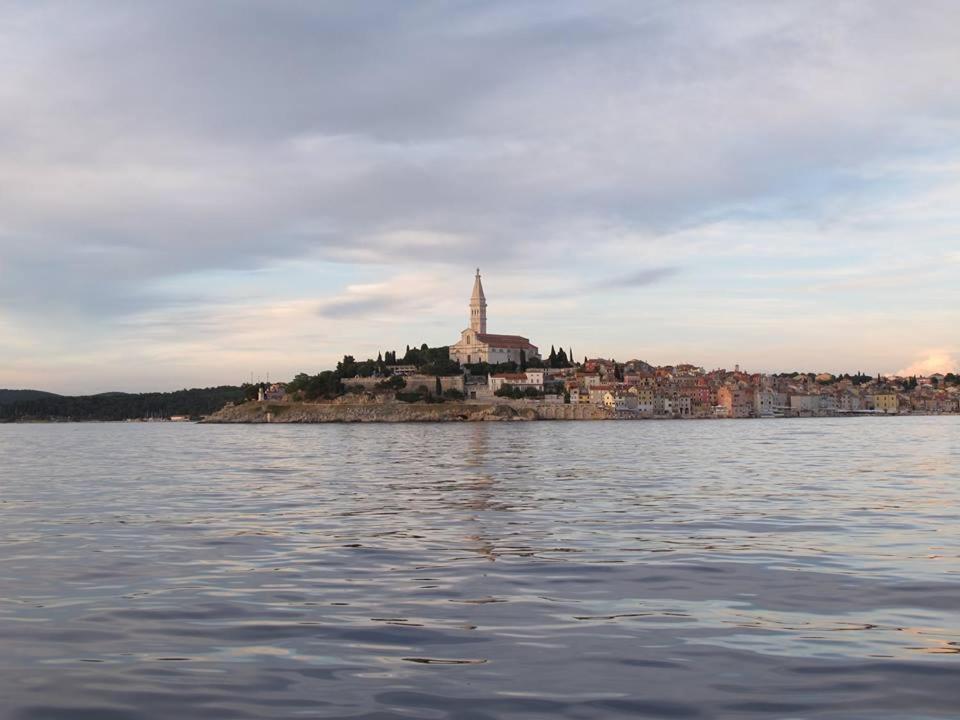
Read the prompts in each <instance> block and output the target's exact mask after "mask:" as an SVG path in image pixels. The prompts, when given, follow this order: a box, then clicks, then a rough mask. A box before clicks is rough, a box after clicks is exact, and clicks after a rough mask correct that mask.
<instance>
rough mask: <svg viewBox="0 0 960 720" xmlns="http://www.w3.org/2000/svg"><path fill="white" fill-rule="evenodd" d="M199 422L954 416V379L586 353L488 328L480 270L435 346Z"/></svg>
mask: <svg viewBox="0 0 960 720" xmlns="http://www.w3.org/2000/svg"><path fill="white" fill-rule="evenodd" d="M245 392H246V393H247V397H248V401H247V402H245V403H239V404H238V403H230V404H228V405H227V406H226V407H224V408H223V409H222V410H220V411H219V412H216V413H213V414H212V415H210V416H209V417H208V418H206V422H215V423H238V422H239V423H258V422H297V423H310V422H442V421H468V422H469V421H503V420H600V419H642V418H680V419H687V418H701V419H707V418H773V417H803V416H807V417H809V416H831V415H874V414H879V415H895V414H941V413H957V412H960V378H958V376H957V375H956V374H954V373H947V374H936V375H931V376H929V377H907V378H903V377H882V376H879V375H878V376H876V377H873V376H868V375H865V374H863V373H860V372H856V373H854V374H850V373H842V374H838V375H834V374H832V373H826V372H820V373H799V372H792V373H780V374H763V373H750V372H745V371H742V370H741V369H740V367H739V366H737V367H735V368H734V369H733V370H732V371H728V370H725V369H717V370H711V371H707V370H705V369H704V368H702V367H699V366H696V365H692V364H688V363H684V364H679V365H668V366H653V365H650V364H649V363H646V362H644V361H642V360H637V359H634V360H628V361H625V362H617V361H616V360H612V359H605V358H593V359H590V358H587V357H585V358H584V359H583V361H582V362H576V361H575V360H574V355H573V351H572V350H564V349H563V348H562V347H561V348H560V349H559V350H557V349H556V346H552V347H551V348H550V353H549V355H548V356H547V357H542V356H541V353H540V350H539V348H538V347H537V346H536V345H534V344H533V343H531V342H530V340H529V339H528V338H527V337H525V336H523V335H508V334H496V333H490V332H488V329H487V299H486V296H485V294H484V290H483V283H482V280H481V277H480V270H479V268H478V269H477V272H476V275H475V276H474V279H473V290H472V292H471V294H470V301H469V326H468V327H467V328H466V329H465V330H463V331H462V332H461V333H460V339H459V340H458V341H457V342H456V343H453V344H451V345H449V346H445V347H434V348H431V347H428V346H427V345H426V344H424V345H421V346H420V347H419V348H417V347H410V346H407V348H406V352H405V353H404V355H403V356H402V357H399V356H398V353H397V352H396V351H387V352H385V353H384V352H381V353H379V354H378V356H377V358H376V359H372V358H370V359H367V360H365V361H357V360H356V359H355V358H354V357H353V356H352V355H345V356H344V357H343V359H342V360H341V361H340V362H339V363H338V364H337V367H336V369H335V370H328V371H324V372H321V373H319V374H317V375H307V374H300V375H297V376H296V377H295V378H294V379H293V381H291V382H289V383H274V384H269V385H268V384H262V383H261V384H257V385H249V386H246V388H245Z"/></svg>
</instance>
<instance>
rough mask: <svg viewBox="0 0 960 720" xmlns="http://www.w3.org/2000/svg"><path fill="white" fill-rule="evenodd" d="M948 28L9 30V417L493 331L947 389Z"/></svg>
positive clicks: (662, 12)
mask: <svg viewBox="0 0 960 720" xmlns="http://www.w3.org/2000/svg"><path fill="white" fill-rule="evenodd" d="M958 25H960V5H958V4H957V3H955V2H950V1H949V0H930V1H929V2H924V3H922V4H907V3H899V4H890V5H889V6H884V11H883V12H877V11H876V10H875V8H874V7H872V4H870V3H858V2H852V3H833V2H817V1H814V2H806V1H804V2H791V1H789V0H788V1H786V2H782V3H776V4H775V5H772V4H770V3H757V2H746V1H744V2H737V1H732V2H729V3H723V4H717V3H709V2H692V3H684V4H683V5H677V4H669V3H667V4H664V3H656V2H651V3H647V2H636V3H624V2H622V1H620V0H600V1H598V2H595V3H590V4H589V5H586V6H585V5H584V4H582V3H577V2H568V1H567V0H560V1H558V2H555V3H550V4H549V5H544V4H542V3H527V2H522V1H521V2H514V1H512V0H511V1H510V2H507V1H506V0H495V1H494V2H489V3H454V4H420V3H391V2H379V1H376V0H375V1H374V2H371V3H367V4H362V5H353V4H323V5H316V4H311V3H302V2H295V1H292V0H291V1H288V0H278V1H277V2H272V3H269V4H268V5H264V4H259V3H255V2H248V1H247V0H242V1H241V2H224V1H222V0H211V1H210V2H205V3H202V4H200V5H199V6H198V4H196V3H184V2H180V1H179V0H174V1H173V2H168V3H150V2H144V1H142V0H133V1H132V2H129V3H123V4H117V3H111V2H106V1H105V0H78V2H75V3H62V2H53V1H48V0H40V1H38V2H35V3H12V4H8V5H7V6H5V7H4V8H3V9H2V10H0V48H2V49H0V59H3V60H4V62H3V63H0V83H2V87H4V88H5V91H4V93H2V94H0V118H2V121H0V186H2V187H3V188H4V192H3V193H0V218H2V219H0V353H2V360H0V387H8V388H41V389H49V390H52V391H55V392H63V393H71V394H78V393H93V392H105V391H113V390H120V391H140V390H172V389H176V388H183V387H204V386H210V385H215V384H219V383H222V382H240V381H242V380H244V379H248V378H249V376H250V373H251V372H253V373H254V375H255V376H258V377H265V376H266V375H267V374H268V373H269V374H270V376H271V377H273V378H284V377H291V376H292V375H293V374H294V373H296V372H299V371H301V370H311V369H313V370H316V369H320V368H323V367H329V366H330V365H331V364H333V363H335V362H336V360H337V359H338V358H339V357H341V356H342V355H343V354H344V353H345V352H352V353H355V354H358V355H368V354H369V355H372V356H375V355H376V353H377V352H378V351H379V350H386V349H396V348H403V347H404V345H405V344H407V343H414V342H427V343H428V344H430V345H431V346H436V345H448V344H450V343H452V342H454V340H455V338H456V333H457V332H459V331H460V330H462V329H463V327H462V325H461V322H462V321H461V307H462V303H463V300H464V297H463V278H464V277H465V276H466V277H469V276H470V275H471V274H472V271H473V269H474V268H475V267H476V266H478V265H479V266H480V267H482V268H483V269H484V272H485V277H486V279H487V282H488V285H487V288H486V289H487V292H488V295H489V296H490V298H491V301H490V302H491V306H490V310H491V313H493V314H495V316H496V318H497V328H498V331H500V332H504V333H521V334H523V335H524V336H528V337H529V339H530V341H531V342H532V343H533V344H535V345H539V346H540V347H541V348H543V347H549V346H550V344H552V343H555V344H557V345H563V346H564V347H567V346H573V349H574V351H575V352H576V353H577V355H578V357H580V358H581V359H582V356H583V355H590V356H603V357H613V358H617V359H624V360H625V359H630V358H634V357H636V358H639V359H643V360H645V361H647V362H650V363H653V364H658V365H659V364H671V363H679V362H691V363H696V364H699V365H704V366H706V367H733V366H734V365H736V364H739V365H740V366H741V367H745V368H751V369H756V370H757V371H762V372H783V371H793V370H810V371H829V372H833V373H837V372H856V371H858V370H859V371H862V372H864V373H868V374H871V375H873V374H876V373H883V374H894V373H901V372H903V373H906V374H918V373H920V374H922V373H924V372H927V373H929V372H937V371H942V372H946V371H956V369H957V365H958V361H960V329H958V328H960V323H958V322H957V311H956V308H957V305H958V303H957V299H958V298H957V290H956V277H957V273H958V270H960V250H958V243H957V228H958V227H960V183H958V182H957V179H956V178H957V176H958V175H957V170H958V168H960V145H958V142H957V138H958V137H960V104H958V103H957V99H956V98H957V93H956V92H955V91H954V86H955V84H956V80H955V77H954V75H955V70H954V69H955V68H956V67H958V66H960V45H958V43H957V42H956V38H955V32H954V31H953V28H955V27H957V26H958Z"/></svg>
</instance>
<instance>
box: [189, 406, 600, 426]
mask: <svg viewBox="0 0 960 720" xmlns="http://www.w3.org/2000/svg"><path fill="white" fill-rule="evenodd" d="M610 417H611V414H610V413H609V412H608V411H606V410H603V409H602V408H596V407H590V406H580V405H546V404H533V403H522V402H520V403H495V404H494V403H489V404H487V403H476V402H445V403H437V404H427V403H402V402H378V403H366V402H358V403H345V402H334V403H286V402H285V403H271V402H248V403H245V404H243V405H234V406H228V407H225V408H223V409H222V410H220V411H219V412H216V413H214V414H213V415H211V416H209V417H207V418H206V419H205V420H203V422H206V423H337V422H384V423H396V422H491V421H492V422H498V421H511V420H513V421H523V420H605V419H608V418H610Z"/></svg>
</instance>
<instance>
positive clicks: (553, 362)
mask: <svg viewBox="0 0 960 720" xmlns="http://www.w3.org/2000/svg"><path fill="white" fill-rule="evenodd" d="M547 365H548V367H552V368H555V367H556V366H557V351H556V349H555V348H554V347H553V345H551V346H550V356H549V357H548V358H547Z"/></svg>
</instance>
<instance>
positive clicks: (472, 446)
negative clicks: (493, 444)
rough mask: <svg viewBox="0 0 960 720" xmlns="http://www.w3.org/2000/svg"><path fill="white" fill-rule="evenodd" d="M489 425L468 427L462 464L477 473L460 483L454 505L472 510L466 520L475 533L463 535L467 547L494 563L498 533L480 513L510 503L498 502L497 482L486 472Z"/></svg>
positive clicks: (480, 424)
mask: <svg viewBox="0 0 960 720" xmlns="http://www.w3.org/2000/svg"><path fill="white" fill-rule="evenodd" d="M489 448H490V427H489V426H488V425H484V424H483V423H476V424H474V425H473V426H472V427H471V434H470V439H469V442H468V443H467V451H466V453H465V463H464V464H465V465H466V466H467V468H469V469H471V470H472V471H473V472H476V473H477V474H476V475H473V476H472V477H469V478H468V479H466V480H465V481H464V482H463V484H462V485H461V486H460V487H461V489H462V493H461V492H458V493H457V495H458V499H457V501H456V502H455V505H456V506H457V507H459V508H462V509H466V510H470V511H472V513H471V515H470V517H468V518H467V519H466V520H465V523H466V524H467V525H469V526H472V527H473V528H475V532H472V533H470V534H469V535H466V536H465V538H464V539H465V540H467V542H468V543H469V545H468V547H469V549H471V550H473V551H474V552H476V553H478V554H480V555H482V556H483V557H485V558H487V559H488V560H490V561H491V562H495V561H496V559H497V556H498V555H499V553H498V552H497V549H496V543H497V540H498V535H499V534H498V533H495V532H491V528H489V527H488V524H487V521H488V520H489V518H488V517H485V516H483V515H482V513H487V512H490V511H503V510H509V509H510V506H509V505H507V504H505V503H503V502H500V501H498V499H497V490H498V486H499V482H498V481H497V479H496V478H495V477H493V475H491V474H490V473H489V472H486V471H485V468H486V465H487V463H488V460H489V455H490V449H489Z"/></svg>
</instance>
